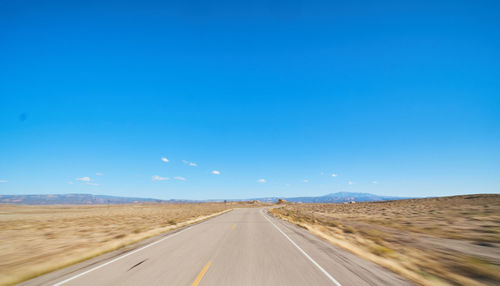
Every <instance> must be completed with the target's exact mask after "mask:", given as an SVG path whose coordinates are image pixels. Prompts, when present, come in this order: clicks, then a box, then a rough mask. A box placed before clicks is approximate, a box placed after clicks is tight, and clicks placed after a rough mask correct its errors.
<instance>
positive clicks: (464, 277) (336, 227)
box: [271, 194, 500, 285]
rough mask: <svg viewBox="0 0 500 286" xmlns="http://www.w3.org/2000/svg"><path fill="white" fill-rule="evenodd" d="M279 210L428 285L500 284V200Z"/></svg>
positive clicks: (478, 198) (461, 199) (462, 198)
mask: <svg viewBox="0 0 500 286" xmlns="http://www.w3.org/2000/svg"><path fill="white" fill-rule="evenodd" d="M271 212H272V213H273V214H274V215H276V216H278V217H281V218H283V219H285V220H288V221H291V222H293V223H296V224H298V225H301V226H302V227H305V228H307V229H309V230H310V231H311V232H313V233H315V234H316V235H318V236H321V237H323V238H324V239H327V240H329V241H330V242H332V243H333V244H336V245H338V246H341V247H343V248H346V249H348V250H350V251H352V252H354V253H356V254H358V255H359V256H362V257H364V258H366V259H369V260H371V261H374V262H376V263H378V264H380V265H382V266H384V267H387V268H389V269H391V270H393V271H395V272H398V273H400V274H402V275H404V276H406V277H407V278H409V279H411V280H413V281H414V282H416V283H418V284H421V285H500V195H496V194H494V195H468V196H453V197H441V198H429V199H412V200H401V201H389V202H373V203H355V204H288V205H287V206H285V207H283V208H276V209H272V210H271Z"/></svg>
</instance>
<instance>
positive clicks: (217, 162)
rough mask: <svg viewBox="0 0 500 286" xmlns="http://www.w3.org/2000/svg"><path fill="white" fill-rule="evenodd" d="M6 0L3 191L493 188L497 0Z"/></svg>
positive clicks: (497, 122)
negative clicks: (172, 0)
mask: <svg viewBox="0 0 500 286" xmlns="http://www.w3.org/2000/svg"><path fill="white" fill-rule="evenodd" d="M236 2H237V4H236ZM0 6H1V9H0V26H1V29H0V66H2V68H1V69H0V182H1V183H0V194H33V193H43V194H48V193H93V194H107V195H122V196H140V197H154V198H161V199H169V198H177V199H179V198H185V199H208V198H229V199H231V198H251V197H263V196H302V195H322V194H326V193H332V192H337V191H352V192H369V193H374V194H379V195H400V196H441V195H454V194H467V193H498V192H499V189H500V188H499V187H500V164H499V162H500V148H499V146H500V130H499V129H500V69H499V67H500V33H499V31H500V20H499V19H500V18H499V17H498V15H499V14H500V5H499V3H498V1H428V2H427V1H325V2H317V1H248V2H245V1H243V2H242V1H220V2H214V1H209V2H207V1H175V2H168V1H152V2H150V1H137V2H135V1H95V2H93V1H83V2H78V1H50V2H48V1H33V2H30V1H2V2H1V3H0ZM162 158H167V159H168V162H164V161H162ZM190 163H194V164H195V165H196V166H194V164H190ZM214 170H215V171H219V172H220V173H219V174H213V173H212V171H214ZM332 174H335V175H336V176H332ZM155 176H156V177H155ZM162 178H169V179H168V180H166V179H164V180H160V179H162ZM180 178H184V180H182V179H180ZM78 179H79V180H78Z"/></svg>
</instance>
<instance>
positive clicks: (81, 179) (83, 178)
mask: <svg viewBox="0 0 500 286" xmlns="http://www.w3.org/2000/svg"><path fill="white" fill-rule="evenodd" d="M75 180H77V181H82V182H90V177H81V178H76V179H75Z"/></svg>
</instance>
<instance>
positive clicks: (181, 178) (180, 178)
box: [174, 177, 186, 181]
mask: <svg viewBox="0 0 500 286" xmlns="http://www.w3.org/2000/svg"><path fill="white" fill-rule="evenodd" d="M174 179H176V180H179V181H185V180H186V178H184V177H174Z"/></svg>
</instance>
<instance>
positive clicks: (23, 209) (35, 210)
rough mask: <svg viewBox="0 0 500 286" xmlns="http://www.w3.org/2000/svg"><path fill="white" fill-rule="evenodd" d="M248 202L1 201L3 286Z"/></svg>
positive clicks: (0, 280) (0, 281) (0, 275)
mask: <svg viewBox="0 0 500 286" xmlns="http://www.w3.org/2000/svg"><path fill="white" fill-rule="evenodd" d="M239 206H248V205H246V204H245V203H228V204H227V205H225V204H223V203H203V204H137V205H135V204H134V205H110V206H107V205H92V206H74V205H73V206H66V205H55V206H25V205H0V253H1V259H0V285H11V284H15V283H18V282H20V281H23V280H26V279H29V278H32V277H35V276H38V275H41V274H43V273H47V272H50V271H52V270H55V269H58V268H61V267H64V266H67V265H70V264H73V263H76V262H79V261H82V260H85V259H88V258H91V257H95V256H97V255H99V254H102V253H105V252H108V251H111V250H115V249H117V248H120V247H122V246H125V245H128V244H131V243H134V242H137V241H139V240H142V239H145V238H148V237H151V236H154V235H157V234H160V233H162V232H165V231H168V230H170V229H173V228H176V227H180V226H183V225H186V224H189V223H191V222H195V221H198V220H201V219H203V218H206V217H207V216H210V215H214V214H217V213H219V212H222V211H225V210H227V209H230V208H234V207H239Z"/></svg>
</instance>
